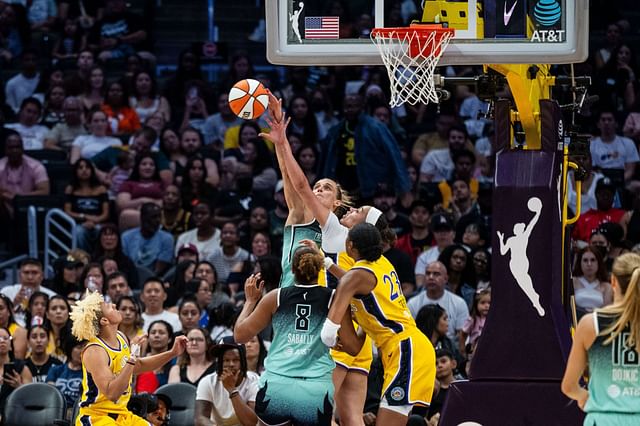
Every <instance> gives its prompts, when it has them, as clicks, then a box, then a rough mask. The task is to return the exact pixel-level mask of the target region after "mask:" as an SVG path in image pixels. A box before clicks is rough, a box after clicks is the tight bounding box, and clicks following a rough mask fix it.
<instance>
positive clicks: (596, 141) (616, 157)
mask: <svg viewBox="0 0 640 426" xmlns="http://www.w3.org/2000/svg"><path fill="white" fill-rule="evenodd" d="M617 127H618V123H617V121H616V116H615V115H614V113H613V112H612V111H610V110H603V111H601V112H600V116H599V118H598V129H599V130H600V136H597V137H594V138H593V139H591V144H590V149H591V159H592V161H593V166H594V167H595V168H597V169H599V171H601V172H602V173H603V174H604V175H605V176H608V177H609V178H611V179H613V183H614V184H615V186H616V187H618V188H620V187H622V186H623V183H624V182H628V181H629V180H630V179H631V178H632V177H633V174H634V172H635V170H636V164H637V163H638V161H640V157H639V156H638V149H637V148H636V146H635V144H634V143H633V141H632V140H631V139H629V138H626V137H624V136H619V135H618V134H616V130H617Z"/></svg>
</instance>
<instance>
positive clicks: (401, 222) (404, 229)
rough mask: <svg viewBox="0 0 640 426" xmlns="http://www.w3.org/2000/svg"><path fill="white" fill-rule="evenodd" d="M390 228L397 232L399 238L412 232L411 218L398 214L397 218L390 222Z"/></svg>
mask: <svg viewBox="0 0 640 426" xmlns="http://www.w3.org/2000/svg"><path fill="white" fill-rule="evenodd" d="M389 227H390V228H391V229H393V230H394V231H395V233H396V235H397V236H398V237H401V236H403V235H404V234H408V233H409V232H411V222H410V221H409V218H408V217H407V216H406V215H405V214H402V213H396V217H394V218H393V220H391V221H389Z"/></svg>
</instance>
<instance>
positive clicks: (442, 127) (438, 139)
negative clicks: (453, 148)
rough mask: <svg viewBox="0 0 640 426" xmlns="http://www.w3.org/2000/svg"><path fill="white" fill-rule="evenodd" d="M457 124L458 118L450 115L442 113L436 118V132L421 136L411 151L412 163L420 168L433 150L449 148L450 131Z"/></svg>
mask: <svg viewBox="0 0 640 426" xmlns="http://www.w3.org/2000/svg"><path fill="white" fill-rule="evenodd" d="M455 123H456V117H455V115H454V114H450V113H445V112H443V113H440V114H438V118H436V123H435V125H436V131H435V132H431V133H425V134H423V135H420V137H418V139H417V140H416V142H415V143H414V144H413V148H412V149H411V162H412V163H413V165H414V166H416V167H420V165H421V164H422V160H423V159H424V157H425V156H426V155H427V154H428V153H429V152H430V151H432V150H435V149H442V148H446V147H447V146H448V141H449V130H450V129H451V127H452V126H453V125H454V124H455Z"/></svg>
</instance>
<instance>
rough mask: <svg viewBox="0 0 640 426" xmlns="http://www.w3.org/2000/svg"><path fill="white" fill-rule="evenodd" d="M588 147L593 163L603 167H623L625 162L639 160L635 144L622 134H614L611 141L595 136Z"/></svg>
mask: <svg viewBox="0 0 640 426" xmlns="http://www.w3.org/2000/svg"><path fill="white" fill-rule="evenodd" d="M590 148H591V161H592V163H593V165H594V166H596V167H600V168H603V169H624V166H625V164H627V163H636V162H638V161H640V157H638V149H637V148H636V145H635V144H634V143H633V141H632V140H631V139H629V138H625V137H624V136H616V137H615V139H614V140H613V142H603V141H602V139H601V138H600V137H599V136H598V137H595V138H593V139H591V145H590Z"/></svg>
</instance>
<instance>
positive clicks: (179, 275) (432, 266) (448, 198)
mask: <svg viewBox="0 0 640 426" xmlns="http://www.w3.org/2000/svg"><path fill="white" fill-rule="evenodd" d="M84 3H85V6H86V9H85V8H84V7H83V8H82V10H80V8H78V5H79V4H82V2H75V1H69V0H59V2H58V4H57V5H56V4H55V2H53V1H46V0H42V1H39V0H34V1H29V2H26V5H25V4H23V2H22V3H21V2H20V1H17V2H9V3H8V2H5V1H3V0H0V67H4V66H9V65H11V66H14V67H17V69H18V71H17V72H16V73H15V75H12V76H10V78H9V79H8V81H6V82H3V90H2V91H1V92H0V152H1V153H2V155H3V158H1V159H0V223H1V224H2V228H3V229H10V228H11V224H12V223H14V221H16V220H17V219H18V218H17V217H15V211H14V205H15V204H14V201H15V199H16V197H19V196H30V195H40V196H47V195H50V196H60V197H63V199H64V204H63V206H62V208H63V210H64V212H65V213H66V214H67V215H69V216H70V217H71V218H72V219H73V220H74V221H75V222H76V223H77V247H78V248H77V249H75V250H73V251H71V252H69V253H63V254H61V256H60V257H59V258H58V260H57V261H56V262H55V263H54V271H53V274H51V275H50V276H47V277H45V272H46V271H44V270H43V266H42V264H41V263H40V261H39V260H37V259H27V260H26V261H23V262H22V264H21V266H20V273H19V282H18V283H16V284H15V285H9V286H6V287H4V288H2V289H1V290H0V371H2V370H3V366H4V365H6V364H7V363H8V362H15V365H16V368H15V372H14V373H13V374H12V375H10V376H6V375H5V377H4V384H3V385H2V387H1V389H0V404H1V403H3V402H4V400H5V399H6V397H7V395H8V393H10V391H11V390H12V389H13V388H15V387H18V386H20V385H22V384H25V383H28V382H31V381H46V382H50V383H53V384H55V385H56V387H58V388H59V389H60V390H61V392H62V393H63V394H64V396H65V398H66V400H67V402H68V404H69V406H72V405H73V403H74V401H75V400H76V399H77V397H78V394H79V390H80V389H79V386H80V379H81V369H80V350H81V347H82V342H77V341H76V340H74V338H73V337H72V336H71V334H70V332H69V329H70V325H69V310H70V305H71V304H73V303H74V302H75V301H76V300H78V298H80V297H82V295H83V293H84V291H85V289H90V290H92V291H101V292H102V293H104V294H105V296H106V297H107V298H109V299H110V300H112V301H113V302H114V303H117V308H118V309H119V310H120V311H121V312H122V315H123V321H122V324H121V325H120V329H121V331H122V332H123V333H125V334H126V335H127V336H128V337H129V338H133V337H135V336H136V335H139V334H142V333H148V335H149V340H148V345H147V347H146V348H144V352H145V353H148V354H155V353H160V352H162V351H165V350H167V349H168V348H170V347H171V343H172V339H173V338H174V336H176V335H177V334H184V335H186V336H187V337H188V338H189V346H188V349H187V352H186V353H185V354H184V355H183V356H182V357H180V359H177V360H173V361H172V362H171V363H169V364H167V365H165V366H164V367H163V368H161V369H159V370H157V371H154V372H149V373H145V374H142V375H140V376H139V377H137V378H136V383H135V390H136V392H150V393H152V392H154V391H155V390H156V389H157V388H158V387H159V386H162V385H163V384H165V383H174V382H184V383H190V384H192V385H194V386H197V396H196V399H197V403H196V416H195V422H196V424H202V425H204V424H211V422H214V423H215V424H223V423H224V424H232V423H233V422H234V421H235V422H236V423H237V424H242V423H243V421H244V420H243V418H242V416H243V415H244V414H243V413H246V411H245V408H247V407H249V408H252V407H253V403H254V401H255V396H256V392H257V378H258V376H259V375H260V374H261V373H262V371H263V370H264V365H263V360H264V358H265V356H266V353H267V350H268V347H269V341H270V337H271V332H270V331H269V330H266V331H265V332H263V333H262V334H261V335H260V336H259V337H258V338H256V339H254V340H253V341H251V342H250V343H249V344H247V345H246V346H245V345H236V344H235V343H234V342H233V340H232V338H231V336H232V334H233V333H232V330H233V326H234V320H235V316H236V315H237V313H238V312H239V311H238V308H239V306H241V305H242V303H243V300H244V299H243V297H244V296H243V291H242V290H243V284H244V281H245V279H246V278H247V277H248V276H249V275H250V274H251V273H254V272H260V273H261V274H262V278H263V279H264V281H265V283H266V289H267V290H269V289H272V288H274V287H277V286H278V283H279V279H280V275H281V273H282V271H281V270H280V254H281V250H282V235H283V226H284V223H285V220H286V218H287V213H288V212H287V204H286V202H285V198H284V191H283V184H282V181H281V180H280V178H281V176H280V171H279V169H278V164H277V162H276V159H275V155H274V152H273V147H272V146H270V145H269V144H268V143H267V142H265V141H264V140H263V139H261V138H259V137H258V135H259V133H260V132H262V131H268V126H267V124H266V122H265V121H264V120H263V119H262V118H258V119H257V120H254V121H247V120H241V119H239V118H238V117H237V116H235V115H234V114H233V113H232V112H231V110H230V108H229V105H228V103H227V101H226V99H227V94H228V91H229V89H230V87H231V85H233V83H235V82H236V81H238V80H240V79H243V78H256V79H258V80H260V81H262V82H263V83H265V85H267V86H268V87H269V88H270V89H271V90H272V91H273V92H274V93H275V94H276V96H278V97H281V98H282V99H283V105H285V106H286V110H287V113H288V115H290V116H291V118H292V121H291V124H290V126H289V129H288V132H289V133H288V137H289V142H290V144H291V147H292V151H293V152H294V154H295V157H296V159H297V161H298V162H299V164H300V166H301V168H302V170H303V171H304V173H305V175H306V176H307V179H308V180H309V183H310V184H313V183H314V182H315V181H316V180H318V179H319V178H322V177H329V178H332V179H335V180H337V181H338V182H339V183H340V184H341V185H342V186H343V188H344V189H346V190H347V191H348V192H349V193H350V194H351V195H352V197H353V198H354V199H355V200H356V203H357V204H359V205H362V204H371V205H374V206H376V207H377V208H379V209H380V210H381V211H382V212H383V213H384V214H385V216H386V218H387V221H388V222H389V223H390V224H391V227H392V228H393V229H394V231H395V232H396V234H397V237H398V239H397V242H396V244H395V246H393V247H392V246H387V247H385V253H384V254H385V255H386V256H387V257H388V258H389V259H390V260H391V261H392V263H393V264H394V266H395V267H396V270H397V272H398V276H399V278H400V281H401V283H402V289H403V292H404V295H405V296H406V297H407V299H409V302H408V304H409V308H410V310H411V313H412V315H413V316H414V317H415V318H416V322H417V324H418V327H419V328H420V329H421V330H422V331H423V332H424V333H425V334H426V335H427V337H428V338H429V339H431V341H432V343H433V344H434V346H435V347H436V350H437V372H438V373H437V379H438V382H439V387H438V389H439V391H438V394H437V395H436V396H435V397H434V404H433V405H432V407H431V410H430V412H429V416H428V418H430V419H432V420H431V421H432V423H433V424H435V422H436V421H437V420H434V419H437V413H438V411H439V409H440V408H441V407H442V404H443V403H444V397H445V395H446V391H447V389H448V386H449V384H450V383H451V382H452V381H453V380H455V379H456V378H460V377H466V376H467V372H468V365H469V361H470V359H471V358H472V355H473V349H474V347H475V344H476V343H477V341H478V338H479V336H480V334H481V332H482V327H483V325H484V320H485V318H486V315H487V312H488V310H489V307H490V301H491V243H492V238H491V207H492V206H491V193H492V184H493V166H494V160H495V152H493V150H492V145H491V140H492V137H493V130H492V123H491V122H490V121H488V120H486V119H484V118H482V117H481V116H480V115H479V114H478V113H479V112H480V111H481V110H482V109H486V107H487V105H486V104H485V103H484V102H483V101H481V100H480V99H479V98H478V96H477V95H476V94H475V93H474V89H473V88H472V87H456V88H455V90H454V91H453V98H452V99H451V100H450V101H447V102H444V103H442V104H441V105H440V106H439V107H437V108H436V107H431V106H429V107H427V106H418V107H413V106H409V105H406V106H403V107H397V108H393V109H391V108H389V106H388V98H389V93H388V91H389V82H388V79H387V76H386V72H385V70H384V69H382V68H378V67H353V68H327V67H311V68H299V67H298V68H290V69H288V70H287V71H288V77H287V80H286V81H284V82H282V84H278V81H277V79H275V78H273V76H272V75H268V74H259V73H256V72H255V71H254V68H253V65H252V63H251V59H250V56H249V55H247V54H246V53H243V52H236V53H235V54H233V55H232V57H231V59H230V67H229V72H228V75H227V76H226V78H221V79H220V80H219V81H207V80H206V79H205V77H204V74H203V72H202V69H201V65H200V56H199V55H198V53H197V52H195V51H192V50H191V49H185V50H184V51H183V52H182V53H181V54H180V56H179V58H177V64H176V65H177V70H176V72H175V73H174V74H173V75H171V76H169V77H168V78H166V77H165V78H164V79H163V81H161V82H159V81H157V80H156V71H155V57H154V55H153V53H152V52H151V50H150V46H151V43H150V40H149V39H148V35H147V32H146V30H145V26H144V24H143V22H142V19H141V17H139V16H137V15H135V14H133V13H131V12H129V11H128V10H127V9H126V5H125V3H124V0H106V1H95V2H94V1H92V2H84ZM390 3H392V4H396V3H397V4H398V7H401V4H404V3H407V2H395V3H394V2H390ZM402 10H403V11H404V8H403V9H402ZM407 19H409V17H407ZM629 27H630V26H629V23H628V22H627V21H625V20H620V21H616V22H611V23H610V24H609V25H608V26H607V27H606V35H605V41H604V44H603V45H596V44H593V46H592V50H593V51H592V55H591V57H590V59H589V61H588V62H586V63H584V64H581V67H580V69H583V70H585V72H587V73H588V74H589V75H591V76H592V77H593V87H592V91H593V93H595V94H597V95H598V96H599V98H600V100H599V102H598V104H596V105H593V106H592V108H591V111H590V114H591V115H590V117H587V119H583V123H578V124H582V125H583V128H582V129H581V130H582V131H583V132H591V133H592V134H593V139H592V141H591V150H590V152H591V159H590V160H591V161H588V162H587V164H586V166H587V177H586V179H585V180H584V182H583V185H582V199H581V203H582V205H581V210H582V216H581V217H580V219H579V221H578V223H577V224H576V226H575V227H574V229H573V231H572V241H573V247H574V252H575V253H574V254H575V256H574V258H575V261H574V263H573V283H574V288H575V297H576V304H577V308H578V311H579V313H584V312H589V311H591V310H593V309H594V308H597V307H600V306H603V305H604V304H607V303H609V302H610V301H611V297H612V296H611V286H610V283H609V272H610V267H611V264H612V262H613V259H615V257H616V256H618V255H619V254H621V253H623V252H625V251H629V250H638V246H637V245H638V244H640V201H639V199H638V194H640V169H637V167H636V166H637V163H638V161H639V160H640V159H639V156H638V147H637V146H638V143H639V142H640V92H639V89H640V86H639V85H638V83H639V82H638V70H637V67H638V63H637V62H636V55H635V49H634V46H632V45H631V44H630V43H629V42H628V41H627V39H626V37H627V36H628V35H629V33H630V31H631V30H630V28H629ZM43 34H49V35H51V36H52V39H53V40H55V42H54V43H53V44H52V46H50V48H51V49H52V50H51V51H50V52H47V54H46V55H42V52H41V51H39V50H38V49H37V48H36V49H34V47H33V45H34V44H33V39H36V38H38V37H40V38H41V37H42V35H43ZM43 57H45V58H48V59H47V62H46V63H43V60H42V58H43ZM114 64H116V66H114ZM480 70H481V69H479V68H478V67H455V68H453V67H449V68H447V69H446V70H443V72H445V73H447V74H449V75H475V74H477V73H478V72H480ZM557 71H558V72H561V71H562V69H561V68H558V69H557ZM503 95H504V96H509V93H508V91H507V92H505V93H503ZM591 126H593V127H591ZM52 152H57V154H56V156H55V158H57V159H59V158H61V157H60V155H62V158H64V160H62V161H61V162H62V163H64V164H65V165H66V166H67V167H68V168H67V170H68V176H67V177H66V179H65V181H64V182H62V183H63V184H62V185H60V182H53V181H52V180H51V178H50V176H49V174H50V173H51V168H50V167H51V164H53V163H55V161H53V160H51V158H53V157H52ZM60 153H62V154H60ZM48 160H51V161H48ZM56 161H59V162H60V160H56ZM56 179H61V178H60V175H59V174H58V175H57V177H56ZM569 181H570V182H569V184H570V193H571V195H570V207H571V209H572V210H575V209H576V205H575V203H576V197H575V190H574V188H575V176H573V174H571V176H570V178H569ZM54 183H55V185H54ZM22 231H24V230H21V231H19V232H22ZM11 235H12V233H11V232H3V233H2V236H3V237H5V241H3V244H4V246H3V247H5V248H7V249H8V251H9V252H10V253H11V254H12V255H18V254H22V253H17V252H14V251H12V250H13V246H12V241H11V239H10V236H11ZM7 237H8V238H7ZM220 342H222V343H220ZM374 370H375V367H374V368H373V369H372V371H374ZM238 371H240V372H241V373H240V374H235V372H238ZM231 372H234V373H233V374H232V373H231ZM377 385H379V383H378V384H376V381H375V380H374V378H372V380H370V387H371V389H370V390H371V392H370V398H369V400H368V401H367V404H366V408H365V410H364V411H365V412H364V413H363V416H364V419H365V421H366V423H367V424H372V423H371V422H372V421H375V411H376V409H377V403H378V402H379V397H380V395H379V392H380V390H379V389H377V390H376V386H377ZM236 390H237V392H236V393H234V392H235V391H236ZM227 391H229V392H227ZM376 392H377V393H376ZM234 418H235V420H233V419H234ZM372 419H373V420H372ZM236 423H234V424H236Z"/></svg>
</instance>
